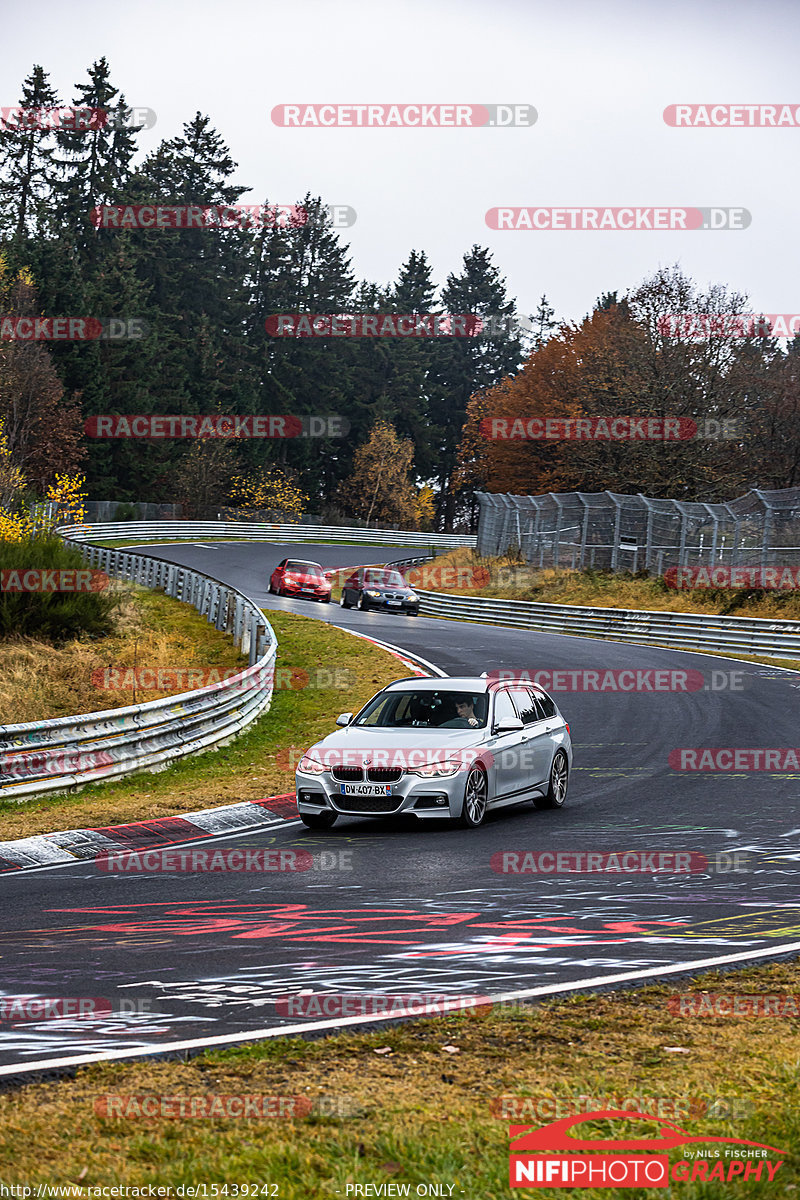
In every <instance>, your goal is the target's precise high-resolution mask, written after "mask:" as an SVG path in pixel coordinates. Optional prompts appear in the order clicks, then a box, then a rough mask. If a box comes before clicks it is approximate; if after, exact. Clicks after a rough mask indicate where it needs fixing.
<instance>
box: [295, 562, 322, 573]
mask: <svg viewBox="0 0 800 1200" xmlns="http://www.w3.org/2000/svg"><path fill="white" fill-rule="evenodd" d="M286 570H287V571H299V572H300V573H301V574H303V575H321V574H322V567H321V566H320V565H319V563H312V562H296V561H295V560H294V559H293V560H292V561H291V562H287V564H286Z"/></svg>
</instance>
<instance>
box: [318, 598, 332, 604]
mask: <svg viewBox="0 0 800 1200" xmlns="http://www.w3.org/2000/svg"><path fill="white" fill-rule="evenodd" d="M330 602H331V598H330V596H323V597H322V599H321V600H320V604H330Z"/></svg>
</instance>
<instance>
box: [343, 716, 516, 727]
mask: <svg viewBox="0 0 800 1200" xmlns="http://www.w3.org/2000/svg"><path fill="white" fill-rule="evenodd" d="M352 719H353V714H352V713H339V715H338V717H337V718H336V724H337V725H349V724H350V722H351V721H352ZM521 728H522V722H521V721H520V729H521Z"/></svg>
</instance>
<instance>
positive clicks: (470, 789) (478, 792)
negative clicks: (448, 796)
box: [458, 766, 489, 829]
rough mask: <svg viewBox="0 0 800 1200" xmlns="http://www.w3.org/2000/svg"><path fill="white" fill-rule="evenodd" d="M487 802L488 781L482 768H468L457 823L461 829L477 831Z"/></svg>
mask: <svg viewBox="0 0 800 1200" xmlns="http://www.w3.org/2000/svg"><path fill="white" fill-rule="evenodd" d="M488 802H489V780H488V777H487V775H486V772H485V771H484V769H483V767H477V766H475V767H470V770H469V774H468V775H467V782H466V783H465V785H464V805H463V807H462V809H461V816H460V817H459V818H458V823H459V825H460V826H461V828H462V829H477V828H478V826H479V825H482V824H483V821H484V818H485V816H486V810H487V805H488Z"/></svg>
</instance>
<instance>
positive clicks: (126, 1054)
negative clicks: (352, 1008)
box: [0, 942, 800, 1077]
mask: <svg viewBox="0 0 800 1200" xmlns="http://www.w3.org/2000/svg"><path fill="white" fill-rule="evenodd" d="M793 950H797V951H800V942H787V943H785V944H784V945H782V946H767V947H766V948H765V949H763V950H752V951H742V952H741V953H739V954H725V955H720V956H717V957H716V958H699V959H694V960H693V961H692V962H688V963H670V964H668V965H667V966H664V967H653V968H652V969H650V970H644V971H624V972H620V973H618V974H616V975H606V976H603V975H595V976H593V977H592V978H590V979H578V980H574V981H571V982H568V983H556V984H551V985H546V986H544V987H537V988H525V989H524V990H523V991H518V992H501V993H499V994H498V995H496V996H489V997H488V999H489V1000H490V1001H491V1002H492V1003H496V1002H502V1001H504V1000H521V999H526V998H528V997H533V996H554V995H558V994H563V993H565V992H574V991H578V990H581V989H584V988H591V987H603V986H607V985H608V984H610V983H622V982H625V981H627V980H634V979H653V978H657V977H660V976H664V975H677V974H680V973H685V972H686V971H691V970H694V969H700V968H708V967H715V966H721V965H723V964H725V963H733V962H742V961H746V960H752V959H758V958H767V957H776V956H777V955H780V954H788V953H790V952H791V951H793ZM357 994H358V993H356V995H357ZM440 994H441V993H440ZM482 999H483V998H482ZM469 1007H478V1005H477V1004H476V1005H474V1006H464V1005H463V1004H457V1003H455V1002H454V1004H453V1010H452V1011H453V1012H467V1011H468V1009H469ZM481 1007H483V1004H482V1005H481ZM437 1015H444V1014H437ZM398 1016H399V1014H396V1013H395V1014H391V1013H390V1014H385V1015H384V1014H380V1013H369V1014H366V1015H364V1016H356V1017H342V1018H337V1019H336V1020H331V1021H314V1022H309V1023H307V1024H305V1025H278V1026H275V1027H273V1028H271V1029H252V1030H248V1031H241V1032H239V1033H230V1034H220V1035H219V1036H218V1037H211V1038H209V1037H205V1038H191V1039H189V1040H188V1041H182V1042H169V1043H168V1044H167V1045H164V1046H151V1047H148V1048H147V1049H143V1048H139V1049H137V1048H131V1049H127V1050H112V1051H109V1052H108V1053H106V1054H82V1055H73V1056H71V1057H69V1058H56V1059H49V1060H48V1059H40V1060H39V1061H37V1062H32V1063H31V1062H28V1063H20V1064H18V1065H9V1066H3V1067H0V1077H2V1076H7V1075H23V1074H25V1073H27V1072H29V1071H42V1070H55V1069H57V1068H61V1067H74V1066H80V1065H84V1064H87V1063H95V1062H111V1061H119V1060H121V1059H126V1058H153V1057H154V1056H156V1055H160V1054H171V1053H174V1052H175V1051H178V1050H191V1049H210V1048H211V1047H212V1046H231V1045H235V1044H237V1043H240V1042H252V1041H266V1040H267V1039H269V1038H276V1037H291V1036H292V1035H294V1034H303V1033H315V1032H320V1031H323V1030H326V1029H342V1028H346V1027H352V1026H355V1025H374V1024H383V1023H384V1022H386V1021H396V1020H398ZM415 1017H416V1014H414V1016H412V1018H411V1019H415Z"/></svg>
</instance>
